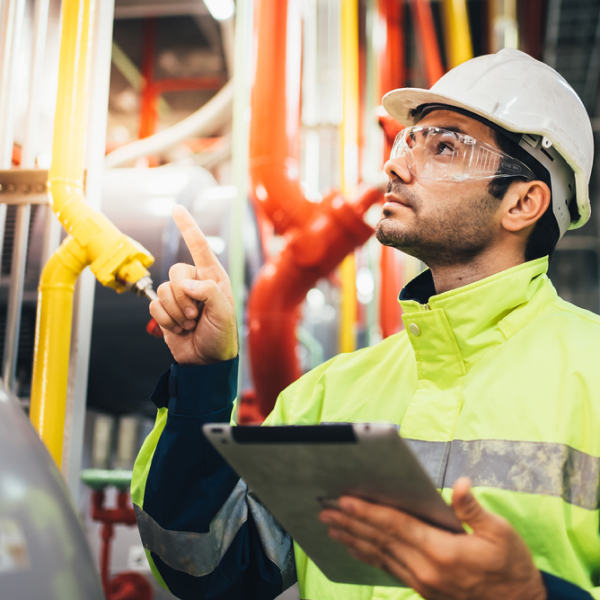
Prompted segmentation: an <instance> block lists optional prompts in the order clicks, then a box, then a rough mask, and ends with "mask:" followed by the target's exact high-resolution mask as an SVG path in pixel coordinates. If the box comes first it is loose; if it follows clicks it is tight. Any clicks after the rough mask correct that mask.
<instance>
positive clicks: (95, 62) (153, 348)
mask: <svg viewBox="0 0 600 600" xmlns="http://www.w3.org/2000/svg"><path fill="white" fill-rule="evenodd" d="M96 4H97V6H96V15H95V21H94V24H93V27H94V29H93V43H92V46H91V47H92V50H91V54H90V57H89V59H90V61H91V62H90V75H89V77H90V83H89V89H90V96H89V100H88V105H87V117H86V120H85V123H84V124H83V125H82V126H81V127H83V128H84V129H85V131H86V146H85V151H84V154H85V156H84V165H85V169H86V174H85V196H86V200H87V202H88V204H89V205H90V206H91V207H93V208H94V209H95V210H102V213H103V214H104V215H106V217H108V218H109V219H110V220H111V221H112V222H113V223H114V224H115V225H116V226H117V227H118V228H119V229H120V230H121V231H122V232H123V233H125V234H126V235H127V236H129V237H130V238H133V239H134V240H136V241H137V242H138V243H139V244H141V245H142V246H143V247H144V248H145V249H146V250H147V251H148V252H149V253H150V254H151V255H152V256H153V257H154V259H155V262H154V264H153V265H152V266H151V267H150V268H149V270H150V275H151V277H152V279H153V281H154V282H155V286H157V285H158V284H160V282H162V281H164V280H166V279H167V278H168V271H169V268H170V266H171V265H172V264H174V263H175V262H178V261H189V256H188V255H187V251H186V249H185V246H184V245H183V244H182V241H181V239H180V236H179V233H178V231H177V229H176V228H175V226H174V225H173V223H172V221H171V219H170V211H171V209H172V207H173V206H174V205H175V204H176V203H181V204H184V205H185V206H187V207H188V208H189V209H190V211H191V212H192V214H193V215H194V217H195V218H196V220H197V221H198V223H199V224H200V226H201V227H202V229H203V231H204V232H205V234H206V235H207V236H208V238H209V242H210V244H211V247H212V249H213V251H214V252H215V254H216V255H217V256H218V257H219V259H220V260H221V261H222V262H223V264H224V265H225V266H226V268H227V269H228V270H229V272H230V274H231V275H232V280H233V284H234V291H235V294H236V298H237V300H238V311H239V312H238V317H239V325H240V332H241V339H242V340H243V341H244V343H243V348H242V373H241V377H240V389H241V390H242V395H241V402H240V410H239V414H238V419H239V421H240V422H258V421H260V420H261V419H262V418H263V417H264V415H265V414H267V413H268V411H269V407H270V406H272V403H273V402H274V399H275V397H276V395H277V393H278V391H280V390H281V389H282V388H283V387H285V385H287V383H289V382H291V381H292V380H293V379H294V378H296V377H297V376H299V375H300V374H301V373H303V372H305V371H307V370H308V369H310V368H312V367H314V366H316V365H318V364H320V363H321V362H323V361H324V360H327V359H328V358H330V357H332V356H333V355H335V354H337V353H338V352H339V351H351V350H353V349H355V348H360V347H363V346H365V345H370V344H374V343H377V342H378V341H379V340H381V339H382V338H383V337H387V336H388V335H393V334H394V333H396V332H397V331H399V329H400V328H401V326H402V322H401V319H400V316H401V314H400V309H399V307H398V304H397V302H396V297H397V294H398V292H399V290H400V288H401V287H402V286H403V285H404V284H405V283H406V282H407V281H408V280H410V279H411V278H412V277H413V276H414V275H416V274H417V273H418V272H419V271H420V269H422V268H423V265H421V264H419V263H418V261H415V260H414V259H412V258H411V257H408V256H405V255H403V254H402V253H400V252H397V251H394V250H391V249H389V248H383V249H382V248H381V246H380V245H379V244H378V243H377V242H376V241H375V240H374V239H373V238H372V237H371V232H372V227H373V226H374V225H375V224H376V222H377V221H378V219H379V215H380V207H379V205H378V201H379V199H380V186H381V182H382V177H381V167H382V165H383V162H384V160H385V158H386V156H387V155H389V150H390V145H391V142H392V141H393V138H394V137H395V134H396V132H397V131H398V124H397V123H395V122H394V121H393V120H392V119H390V117H389V116H388V115H386V114H385V112H384V111H383V109H382V108H381V107H380V106H379V105H380V100H381V96H382V95H383V93H385V92H386V91H388V90H389V89H392V88H395V87H401V86H418V87H428V86H430V85H431V84H432V83H434V82H435V81H436V80H437V79H438V78H439V77H440V76H441V75H442V74H443V73H444V72H445V70H446V69H448V68H451V67H453V66H455V65H456V64H459V63H460V62H462V61H463V60H466V59H468V58H470V57H471V56H477V55H480V54H485V53H488V52H495V51H497V50H499V49H500V48H503V47H518V48H520V49H522V50H525V51H526V52H528V53H530V54H531V55H532V56H534V57H535V58H538V59H540V60H543V61H545V62H547V63H548V64H550V65H552V66H554V67H555V68H556V69H557V70H558V71H559V72H560V73H561V74H562V75H563V76H564V77H565V78H566V79H567V81H569V82H570V83H571V85H573V87H574V88H575V89H576V91H577V92H578V93H579V94H580V95H581V97H582V99H583V101H584V103H585V106H586V108H587V110H588V112H589V114H590V117H591V118H592V123H593V126H594V131H595V134H596V136H597V134H598V131H599V129H600V106H599V104H600V95H599V93H598V88H599V79H600V2H598V0H569V1H568V2H567V1H566V0H286V1H282V0H237V2H233V0H221V1H218V2H214V1H209V0H171V1H169V2H167V1H165V0H116V1H115V2H114V4H113V2H110V1H107V2H105V1H104V0H102V2H100V3H96ZM62 5H63V7H64V6H65V4H64V3H63V4H62ZM60 14H61V1H60V0H0V230H1V229H3V231H4V236H3V242H2V245H1V246H0V251H1V255H0V341H2V343H1V344H0V352H1V353H2V354H1V356H2V361H1V364H2V366H3V377H4V380H5V382H4V383H5V387H6V392H7V394H8V395H11V397H13V396H14V398H18V402H19V403H20V406H21V408H22V409H23V411H24V412H27V411H28V408H29V404H30V394H31V384H32V365H33V357H34V350H35V348H34V342H35V328H36V310H37V291H36V290H37V286H38V282H39V279H40V274H41V271H42V267H43V266H44V264H46V262H47V260H48V258H49V257H50V256H51V255H52V253H53V252H54V251H55V249H56V247H57V246H58V244H59V242H60V240H61V238H63V237H64V235H65V234H64V233H63V232H61V227H60V224H59V223H58V221H57V219H56V217H55V216H54V213H53V211H52V210H51V209H50V207H49V196H48V190H47V185H46V181H47V179H48V171H47V170H48V169H49V168H50V167H51V164H52V139H53V132H54V126H53V124H54V112H55V105H56V93H57V80H58V68H59V41H60V34H61V32H60ZM253 39H254V40H255V41H254V42H253ZM234 66H235V69H234ZM598 160H600V159H598V158H596V166H595V169H594V171H593V174H592V181H591V194H590V195H591V201H592V205H593V207H592V208H593V213H592V220H591V221H590V222H589V223H588V225H587V226H586V227H585V228H584V229H582V230H576V231H574V232H570V233H569V234H568V235H567V236H565V237H564V238H563V239H562V240H561V241H560V243H559V245H558V248H557V251H556V253H555V255H554V257H553V259H552V261H551V263H550V273H549V274H550V277H551V278H552V280H553V282H554V284H555V286H556V287H557V288H558V291H559V293H560V294H561V295H562V296H563V297H564V298H565V299H567V300H569V301H571V302H574V303H575V304H577V305H579V306H582V307H584V308H587V309H589V310H592V311H594V312H600V289H599V283H600V282H599V277H600V263H599V250H600V235H599V224H600V223H599V219H600V213H599V211H598V193H599V188H600V175H599V169H598V166H597V164H598ZM147 304H148V301H147V300H146V299H144V298H140V297H137V296H134V295H132V294H116V293H115V291H114V290H113V289H110V288H108V287H104V286H102V285H100V284H98V283H97V282H96V281H95V280H94V277H93V276H91V275H90V274H89V273H87V272H84V273H83V276H82V277H80V278H79V281H78V284H77V286H76V289H75V312H74V321H73V333H72V336H71V340H72V343H71V358H70V372H69V384H68V390H67V398H66V399H65V402H66V405H67V406H66V424H65V447H64V450H63V455H62V456H63V462H62V471H63V476H64V477H65V479H66V480H67V484H68V488H69V490H70V494H71V496H72V497H73V499H74V500H75V503H76V506H77V508H78V510H79V513H80V515H81V517H82V519H83V521H84V526H85V531H86V535H87V539H88V541H89V543H90V545H91V547H92V550H93V554H94V559H93V560H94V561H95V563H96V564H97V565H98V570H99V569H100V567H99V565H100V562H101V558H102V556H104V557H105V558H104V562H103V565H104V566H103V581H104V584H105V589H108V588H107V585H108V583H109V582H110V581H111V580H113V579H114V577H115V576H116V575H118V574H119V573H122V572H124V571H127V572H132V571H133V572H137V573H140V574H142V576H143V577H146V576H148V581H150V580H151V577H149V573H148V566H147V562H146V561H145V555H144V552H143V548H142V547H141V542H140V541H139V536H138V535H137V532H136V530H135V528H132V527H127V526H126V525H127V523H128V516H127V502H126V500H127V499H126V497H125V496H123V493H122V491H119V490H122V489H123V487H124V485H126V484H124V483H123V481H124V480H126V479H127V472H128V470H130V469H131V467H132V464H133V460H134V457H135V454H136V452H137V450H138V448H139V446H140V444H141V441H142V439H143V438H144V436H145V435H146V434H147V432H148V431H149V429H150V428H151V425H152V419H153V415H154V412H155V409H154V406H153V405H152V403H151V402H150V401H149V400H148V396H149V394H150V392H151V391H152V389H153V386H154V383H155V381H156V378H157V375H158V374H159V373H160V372H162V371H163V370H164V369H166V368H167V367H168V365H169V363H170V360H171V357H170V355H169V352H168V350H167V348H166V347H165V345H164V343H163V342H162V340H160V339H159V338H156V337H153V336H150V335H149V334H148V331H147V326H148V325H149V328H150V330H151V329H152V324H151V323H150V324H149V319H150V317H149V314H148V311H147ZM11 402H12V405H11V406H14V405H15V402H17V400H14V401H11ZM1 406H2V403H1V402H0V408H1ZM13 413H14V410H13ZM11 414H12V413H11ZM7 419H9V417H7ZM10 419H14V415H13V416H11V417H10ZM15 422H16V421H15ZM20 427H21V425H19V426H18V427H16V428H15V429H14V432H13V436H17V437H19V436H21V435H22V436H25V437H23V438H22V439H23V440H27V439H29V438H27V437H26V436H27V435H29V434H28V433H17V432H20V431H21V429H19V428H20ZM16 443H17V442H15V444H16ZM24 443H25V444H28V443H29V442H24ZM15 447H16V446H15ZM19 447H20V446H19ZM48 468H49V467H48ZM82 468H84V469H90V468H93V469H96V471H94V472H92V473H91V475H90V472H89V471H88V472H87V476H86V482H87V484H88V485H87V486H82V485H81V484H80V482H79V476H80V471H81V469H82ZM6 469H7V467H5V466H2V467H0V475H3V474H4V473H5V472H8V471H7V470H6ZM115 470H118V472H117V473H116V474H115ZM32 473H33V472H32ZM31 477H32V478H35V477H37V475H32V476H31ZM102 477H104V479H102ZM98 478H100V479H98ZM123 478H125V479H123ZM4 481H5V478H3V477H0V498H2V493H4V492H5V491H6V489H5V488H6V486H5V485H4V483H3V482H4ZM99 481H100V483H99ZM102 481H103V482H104V483H102ZM32 483H34V482H33V481H32ZM3 486H4V487H3ZM92 489H93V490H95V491H92ZM100 499H101V500H102V501H101V500H100ZM111 510H114V511H116V512H110V511H111ZM107 511H108V512H107ZM119 511H120V512H119ZM92 513H93V516H94V517H95V518H93V516H92ZM7 515H8V516H7ZM15 519H16V520H15ZM13 521H14V522H17V521H18V522H20V523H21V522H23V523H25V522H27V517H26V516H24V515H23V514H21V515H20V516H19V517H18V518H17V517H11V516H10V515H9V513H8V512H7V509H6V504H2V505H0V583H1V581H2V577H4V576H5V575H4V571H3V566H2V565H3V564H5V563H3V562H2V556H3V555H2V551H3V550H2V540H3V539H5V538H4V537H3V536H5V534H4V533H3V531H4V530H2V529H1V528H2V527H3V524H5V523H9V522H11V523H12V522H13ZM118 523H122V525H121V526H119V525H118ZM108 524H110V527H108ZM7 527H9V526H8V525H7ZM10 527H13V529H12V530H11V531H13V530H14V531H17V530H18V531H20V532H21V533H12V534H11V535H13V536H15V535H16V536H17V537H19V536H21V538H27V537H28V536H30V535H31V536H33V535H35V534H34V533H31V532H30V530H29V529H28V528H27V527H25V526H24V525H23V526H20V527H21V529H19V528H18V527H17V529H15V527H14V526H13V525H10ZM103 532H104V533H103ZM108 532H110V536H109V533H108ZM73 535H75V536H76V535H78V534H73ZM103 535H104V538H102V536H103ZM21 538H19V539H21ZM109 538H110V544H111V547H110V551H111V552H110V560H109V559H108V558H106V557H107V556H108V555H107V554H106V552H107V551H106V543H105V542H106V540H107V539H109ZM102 539H104V542H102V541H101V540H102ZM103 544H104V545H103ZM103 548H104V549H103ZM30 560H31V561H34V554H31V556H30ZM36 560H37V559H36ZM7 572H8V571H7ZM14 572H15V573H17V571H14ZM120 581H121V582H122V583H123V585H125V584H127V585H132V586H133V587H129V588H127V586H126V589H125V588H122V587H120V588H118V589H117V588H114V589H112V591H110V590H109V591H108V592H107V594H108V595H109V596H110V594H113V597H115V598H116V597H117V596H115V594H119V593H120V594H125V595H123V596H122V597H123V598H127V597H130V598H134V597H136V596H135V594H136V593H137V594H142V596H140V597H144V595H143V594H144V593H146V592H143V591H140V590H141V589H142V588H136V587H135V585H134V584H133V583H131V582H135V577H133V578H131V579H127V577H124V578H123V579H122V580H120ZM115 585H116V584H115ZM150 585H152V586H153V589H154V592H153V593H154V595H155V597H156V598H161V597H162V598H168V597H170V596H169V595H168V594H166V592H164V590H160V589H159V588H158V587H157V586H156V584H154V583H151V584H150ZM117 587H118V586H117ZM123 589H125V591H123ZM127 590H129V591H127ZM132 590H133V591H132ZM292 593H293V592H292ZM127 594H130V595H129V596H128V595H127ZM89 597H92V596H89Z"/></svg>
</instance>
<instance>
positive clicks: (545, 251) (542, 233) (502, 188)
mask: <svg viewBox="0 0 600 600" xmlns="http://www.w3.org/2000/svg"><path fill="white" fill-rule="evenodd" d="M492 135H493V136H494V141H495V142H496V145H497V146H498V148H499V149H500V150H502V152H505V153H506V154H508V155H510V156H512V157H513V158H516V159H518V160H520V161H522V162H524V163H525V164H526V165H527V166H528V167H529V168H530V169H531V170H532V171H533V173H534V175H535V176H536V177H537V178H538V179H539V180H540V181H543V182H544V183H545V184H546V185H547V186H548V187H549V188H550V194H552V183H551V181H550V173H548V170H547V169H546V168H545V167H543V166H542V165H541V164H540V163H539V162H538V161H537V160H535V159H534V158H533V156H531V155H530V154H529V153H528V152H527V151H526V150H523V149H522V148H521V147H519V146H518V145H517V144H515V143H514V142H512V141H511V140H509V139H508V137H506V136H504V135H502V134H501V133H500V132H498V131H496V130H495V129H493V130H492ZM515 181H527V180H526V179H525V178H524V177H496V178H495V179H492V181H491V182H490V184H489V186H488V191H489V193H490V194H491V195H492V196H493V197H494V198H497V199H498V200H502V198H504V196H505V194H506V192H507V191H508V188H509V187H510V186H511V184H513V183H515ZM559 239H560V230H559V228H558V223H557V222H556V217H555V216H554V213H553V211H552V196H551V197H550V204H549V205H548V208H547V209H546V211H545V212H544V214H543V215H542V216H541V217H540V218H539V219H538V221H537V223H536V224H535V226H534V228H533V231H532V232H531V233H530V234H529V237H528V238H527V243H526V245H525V260H526V261H529V260H535V259H536V258H541V257H542V256H546V255H548V256H549V257H551V256H552V253H553V252H554V249H555V248H556V244H557V243H558V240H559Z"/></svg>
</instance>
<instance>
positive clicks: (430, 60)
mask: <svg viewBox="0 0 600 600" xmlns="http://www.w3.org/2000/svg"><path fill="white" fill-rule="evenodd" d="M411 8H412V14H413V18H414V20H415V24H416V26H417V29H418V31H419V35H418V36H417V38H418V43H419V46H420V48H421V50H422V53H423V58H424V59H425V70H426V71H427V81H428V83H429V86H430V87H431V86H432V85H433V84H434V83H435V82H436V81H437V80H438V79H439V78H440V77H441V76H442V75H443V74H444V67H443V65H442V58H441V56H440V48H439V46H438V41H437V34H436V32H435V25H434V22H433V15H432V14H431V3H430V0H413V1H412V2H411Z"/></svg>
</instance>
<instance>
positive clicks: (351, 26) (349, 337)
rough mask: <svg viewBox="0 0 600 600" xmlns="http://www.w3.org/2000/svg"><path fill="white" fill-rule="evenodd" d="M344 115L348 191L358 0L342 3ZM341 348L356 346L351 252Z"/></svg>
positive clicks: (346, 185) (346, 189) (354, 163)
mask: <svg viewBox="0 0 600 600" xmlns="http://www.w3.org/2000/svg"><path fill="white" fill-rule="evenodd" d="M341 11H342V12H341V21H342V65H343V116H342V125H341V132H342V169H341V174H342V192H343V193H344V195H348V194H349V193H351V192H352V191H354V188H355V187H356V185H357V184H358V0H344V2H342V7H341ZM341 279H342V306H341V319H340V352H352V351H353V350H355V348H356V308H357V307H356V264H355V259H354V253H351V254H349V255H348V256H346V258H345V259H344V260H343V262H342V266H341Z"/></svg>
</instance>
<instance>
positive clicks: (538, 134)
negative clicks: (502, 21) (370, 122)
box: [383, 49, 594, 236]
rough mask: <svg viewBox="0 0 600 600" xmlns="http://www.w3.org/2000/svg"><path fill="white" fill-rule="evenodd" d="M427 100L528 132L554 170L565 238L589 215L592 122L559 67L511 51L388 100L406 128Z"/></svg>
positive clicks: (531, 148) (527, 141)
mask: <svg viewBox="0 0 600 600" xmlns="http://www.w3.org/2000/svg"><path fill="white" fill-rule="evenodd" d="M427 104H442V105H446V106H452V107H456V108H459V109H462V110H466V111H469V112H471V113H474V114H475V115H479V116H481V117H483V118H484V119H487V120H488V121H490V122H492V123H495V124H496V125H499V126H500V127H501V128H503V129H505V130H507V131H511V132H515V133H521V134H528V135H524V136H522V139H521V141H520V142H519V145H520V146H522V147H523V148H524V149H525V150H527V152H529V154H531V155H533V156H534V157H535V158H536V159H537V160H538V161H539V162H540V163H542V165H544V166H545V167H546V168H547V170H548V171H549V173H550V176H551V182H552V198H553V211H554V214H555V216H556V219H557V222H558V226H559V229H560V235H561V236H562V235H563V234H564V233H565V231H566V230H567V229H577V228H578V227H581V226H582V225H583V224H584V223H586V221H587V220H588V219H589V218H590V199H589V191H588V184H589V180H590V174H591V171H592V163H593V159H594V138H593V133H592V125H591V123H590V119H589V116H588V114H587V111H586V109H585V107H584V106H583V103H582V102H581V100H580V98H579V96H578V95H577V94H576V92H575V90H573V88H572V87H571V86H570V85H569V84H568V83H567V82H566V81H565V79H564V78H563V77H561V76H560V75H559V74H558V73H557V72H556V71H555V70H554V69H552V68H551V67H549V66H548V65H546V64H544V63H542V62H540V61H538V60H535V59H534V58H532V57H531V56H529V55H528V54H525V53H524V52H521V51H519V50H512V49H504V50H500V52H498V53H497V54H488V55H486V56H479V57H477V58H473V59H472V60H469V61H467V62H464V63H462V64H461V65H459V66H458V67H456V68H454V69H452V70H451V71H449V72H448V73H446V75H444V76H443V77H442V78H441V79H440V80H439V81H438V82H437V83H435V84H434V85H433V86H432V88H431V89H430V90H422V89H418V88H403V89H398V90H393V91H391V92H389V93H387V94H386V95H385V96H384V98H383V106H384V108H385V109H386V110H387V112H388V113H389V114H390V115H392V117H394V118H395V119H397V120H398V121H400V123H402V124H403V125H406V126H409V125H414V124H415V122H416V121H417V120H418V118H419V116H418V114H416V113H417V111H416V109H417V108H419V107H420V106H423V105H427ZM561 157H562V158H563V159H564V160H565V161H566V163H567V165H568V167H570V169H569V168H568V167H567V165H564V163H563V161H562V160H561ZM560 163H562V166H561V164H560ZM573 173H574V175H575V182H574V185H575V193H576V199H577V209H578V212H579V216H578V217H577V216H575V219H574V220H572V217H571V214H570V212H569V207H568V203H569V201H570V200H571V198H572V196H573V194H572V185H573ZM570 188H571V189H570Z"/></svg>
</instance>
